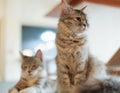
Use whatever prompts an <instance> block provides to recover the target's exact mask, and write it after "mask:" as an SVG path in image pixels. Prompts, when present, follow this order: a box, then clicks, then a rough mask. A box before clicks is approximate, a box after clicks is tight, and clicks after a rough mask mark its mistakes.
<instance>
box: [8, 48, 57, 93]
mask: <svg viewBox="0 0 120 93" xmlns="http://www.w3.org/2000/svg"><path fill="white" fill-rule="evenodd" d="M20 54H21V57H22V66H21V69H22V74H21V77H20V80H19V81H18V83H17V84H16V85H15V86H14V87H13V88H11V89H10V90H9V93H46V92H47V93H54V92H55V91H56V89H55V87H56V84H55V82H54V81H52V80H49V79H48V78H47V73H46V71H45V69H44V67H43V63H42V62H43V57H42V52H41V50H38V51H37V53H36V55H35V56H32V57H29V56H25V55H23V54H22V53H20ZM50 88H51V89H50Z"/></svg>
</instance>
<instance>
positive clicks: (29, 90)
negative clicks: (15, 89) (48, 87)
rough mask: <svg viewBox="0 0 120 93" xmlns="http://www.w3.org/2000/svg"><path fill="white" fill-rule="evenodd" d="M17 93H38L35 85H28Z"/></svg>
mask: <svg viewBox="0 0 120 93" xmlns="http://www.w3.org/2000/svg"><path fill="white" fill-rule="evenodd" d="M19 93H38V89H37V88H36V87H29V88H25V89H23V90H21V91H20V92H19ZM39 93H40V92H39Z"/></svg>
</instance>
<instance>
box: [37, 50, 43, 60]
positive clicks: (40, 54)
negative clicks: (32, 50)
mask: <svg viewBox="0 0 120 93" xmlns="http://www.w3.org/2000/svg"><path fill="white" fill-rule="evenodd" d="M35 56H36V57H38V58H40V60H41V61H43V54H42V51H41V50H40V49H39V50H38V51H37V53H36V55H35Z"/></svg>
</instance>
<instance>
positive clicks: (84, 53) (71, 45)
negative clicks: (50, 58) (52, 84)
mask: <svg viewBox="0 0 120 93" xmlns="http://www.w3.org/2000/svg"><path fill="white" fill-rule="evenodd" d="M61 9H62V13H61V16H60V19H59V23H58V31H57V35H56V46H57V56H56V64H57V76H58V90H59V93H74V88H77V87H78V86H84V85H90V84H91V85H94V84H96V83H97V81H98V80H101V79H103V78H107V76H106V72H105V66H104V65H103V64H102V63H101V62H100V61H99V60H97V59H96V58H94V57H92V55H91V54H90V53H89V50H88V45H87V35H86V29H87V27H88V26H89V25H88V21H87V17H86V14H85V13H84V12H83V11H84V9H85V7H83V8H82V9H81V10H77V9H73V8H72V7H71V6H70V5H68V4H67V2H66V1H65V0H62V4H61Z"/></svg>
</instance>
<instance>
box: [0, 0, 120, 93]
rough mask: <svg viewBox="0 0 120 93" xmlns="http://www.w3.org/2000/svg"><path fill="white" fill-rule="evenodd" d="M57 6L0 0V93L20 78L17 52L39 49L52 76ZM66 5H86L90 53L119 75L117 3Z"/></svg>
mask: <svg viewBox="0 0 120 93" xmlns="http://www.w3.org/2000/svg"><path fill="white" fill-rule="evenodd" d="M60 2H61V0H0V93H7V89H8V88H9V87H10V86H12V85H13V82H16V81H18V79H19V77H20V73H21V72H20V71H21V69H20V65H21V61H20V55H19V51H23V53H24V54H25V55H34V53H35V52H36V51H37V49H41V50H42V52H43V55H44V66H45V68H46V70H47V73H48V75H49V76H56V65H55V59H54V58H55V56H56V47H55V35H56V31H57V23H58V19H59V15H60ZM68 2H69V3H70V4H71V5H72V6H73V7H74V8H77V9H80V8H81V7H83V6H86V5H87V8H86V10H85V13H86V14H87V17H88V22H89V24H90V27H89V28H88V40H89V48H90V52H91V53H92V54H93V55H94V56H96V57H97V58H99V59H100V60H102V61H103V62H104V63H105V64H107V66H108V67H109V69H110V71H109V72H110V73H111V74H116V75H120V1H119V0H68ZM3 87H4V88H3ZM1 91H2V92H1Z"/></svg>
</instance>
